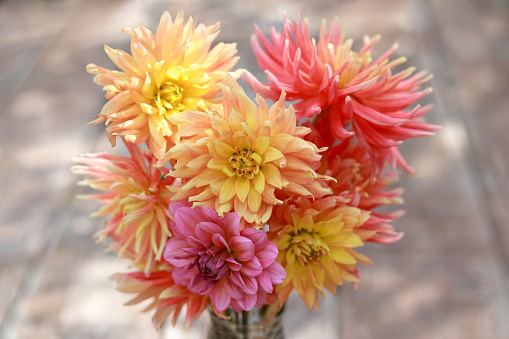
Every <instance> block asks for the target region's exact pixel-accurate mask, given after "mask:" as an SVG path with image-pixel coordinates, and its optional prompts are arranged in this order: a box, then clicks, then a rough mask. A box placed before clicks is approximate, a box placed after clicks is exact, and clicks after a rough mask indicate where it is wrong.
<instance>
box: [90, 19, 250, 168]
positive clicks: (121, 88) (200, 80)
mask: <svg viewBox="0 0 509 339" xmlns="http://www.w3.org/2000/svg"><path fill="white" fill-rule="evenodd" d="M123 31H124V32H125V33H127V34H129V35H131V53H132V55H129V54H128V53H126V52H124V51H121V50H116V49H112V48H110V47H108V46H106V47H105V50H106V54H108V56H109V57H110V59H111V60H112V61H113V63H114V64H115V65H116V66H117V67H118V68H120V69H121V71H111V70H108V69H105V68H102V67H99V66H96V65H94V64H90V65H88V66H87V71H88V72H89V73H91V74H96V76H95V78H94V82H95V83H97V84H98V85H100V86H103V87H104V90H105V91H106V98H108V99H109V101H108V103H106V105H104V107H103V109H102V111H101V113H100V114H98V115H97V116H96V119H95V120H94V121H92V123H93V124H97V123H102V122H106V124H107V125H108V127H107V128H106V131H107V133H108V138H109V140H110V142H111V144H112V146H115V138H116V136H117V135H119V136H122V137H124V138H125V140H127V141H129V142H132V143H136V144H140V143H143V142H146V143H147V145H148V147H149V149H150V150H151V151H152V153H153V154H154V155H155V157H156V158H157V159H161V158H162V157H163V156H164V155H165V153H166V152H167V151H168V149H169V148H170V147H171V146H172V145H174V144H175V132H176V131H177V129H178V127H177V126H175V125H173V124H172V123H171V122H170V119H169V117H170V116H172V115H173V114H175V113H178V112H181V111H185V110H201V111H207V110H208V109H209V108H211V107H212V106H214V105H215V104H218V103H220V100H221V99H220V98H218V95H219V92H220V88H219V86H218V85H217V84H218V83H220V82H222V81H223V80H224V77H225V74H226V72H228V71H230V70H231V69H232V67H233V66H234V65H235V64H236V63H237V60H238V57H234V55H235V54H236V52H237V50H236V46H235V44H224V43H219V44H217V45H216V46H215V47H214V48H212V49H211V45H212V42H213V41H214V39H215V38H216V37H217V35H218V34H219V23H218V24H216V25H212V26H208V27H205V26H204V25H202V24H200V25H198V26H196V25H195V24H194V23H193V20H192V18H191V17H190V18H189V20H188V21H187V23H184V15H183V13H182V12H179V13H178V15H177V17H176V18H175V21H174V22H173V21H172V20H171V17H170V15H169V14H168V13H167V12H165V13H164V14H163V15H162V17H161V21H160V23H159V28H158V29H157V32H156V34H155V35H154V34H152V32H151V31H150V30H148V29H147V28H145V27H144V26H143V25H141V24H140V25H139V26H138V27H137V28H125V29H123ZM239 74H240V73H239ZM239 74H235V75H234V76H236V77H237V76H238V75H239Z"/></svg>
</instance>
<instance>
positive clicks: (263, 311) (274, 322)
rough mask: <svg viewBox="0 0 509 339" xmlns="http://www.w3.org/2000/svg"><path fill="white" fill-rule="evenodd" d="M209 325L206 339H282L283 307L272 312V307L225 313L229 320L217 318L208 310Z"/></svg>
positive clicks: (229, 310)
mask: <svg viewBox="0 0 509 339" xmlns="http://www.w3.org/2000/svg"><path fill="white" fill-rule="evenodd" d="M209 315H210V324H209V327H208V329H207V339H283V338H284V333H283V317H284V307H283V308H282V309H281V311H279V312H276V311H274V308H273V307H270V306H263V307H255V308H253V309H252V310H251V311H242V312H240V313H237V312H235V311H234V310H232V309H231V308H230V309H228V310H227V311H226V315H229V316H230V319H222V318H219V317H218V316H217V315H216V314H215V313H214V311H213V310H212V309H211V308H209Z"/></svg>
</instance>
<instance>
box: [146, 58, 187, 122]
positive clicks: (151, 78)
mask: <svg viewBox="0 0 509 339" xmlns="http://www.w3.org/2000/svg"><path fill="white" fill-rule="evenodd" d="M161 67H162V66H161V65H159V64H156V65H155V66H154V69H153V72H151V73H150V74H149V72H147V77H146V79H145V83H144V84H143V89H142V93H143V95H144V96H145V97H147V98H149V99H151V100H153V103H152V105H149V104H146V103H142V104H141V108H142V110H143V112H145V113H146V114H154V113H157V114H159V115H166V114H174V113H176V112H180V111H182V110H184V109H185V108H186V105H184V103H183V100H184V88H183V86H182V82H183V81H182V80H183V79H181V77H182V67H181V66H176V67H172V68H170V69H168V70H166V71H165V70H164V69H162V68H161Z"/></svg>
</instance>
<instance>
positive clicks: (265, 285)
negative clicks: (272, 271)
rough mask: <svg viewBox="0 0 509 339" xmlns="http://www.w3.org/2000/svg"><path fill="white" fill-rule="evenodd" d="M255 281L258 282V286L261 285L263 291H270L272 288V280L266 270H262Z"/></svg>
mask: <svg viewBox="0 0 509 339" xmlns="http://www.w3.org/2000/svg"><path fill="white" fill-rule="evenodd" d="M256 281H257V282H258V286H260V287H261V289H263V290H264V291H265V292H267V293H272V290H273V289H274V288H273V286H272V281H271V280H270V277H269V275H268V274H267V272H265V271H262V273H261V274H260V275H259V276H257V277H256Z"/></svg>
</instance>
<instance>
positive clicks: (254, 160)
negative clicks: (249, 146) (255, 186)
mask: <svg viewBox="0 0 509 339" xmlns="http://www.w3.org/2000/svg"><path fill="white" fill-rule="evenodd" d="M228 162H229V164H230V168H229V171H228V172H229V174H230V176H234V175H236V176H238V177H244V178H247V179H253V177H254V176H255V174H258V172H259V170H260V164H261V162H262V158H261V157H260V156H259V155H258V154H256V152H254V151H251V150H246V149H243V150H241V149H240V147H238V146H237V147H235V153H233V154H232V156H231V157H230V159H229V160H228Z"/></svg>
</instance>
